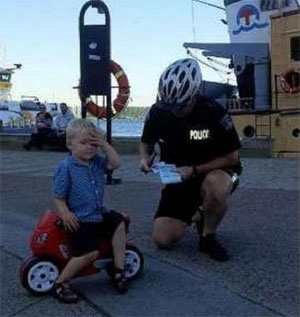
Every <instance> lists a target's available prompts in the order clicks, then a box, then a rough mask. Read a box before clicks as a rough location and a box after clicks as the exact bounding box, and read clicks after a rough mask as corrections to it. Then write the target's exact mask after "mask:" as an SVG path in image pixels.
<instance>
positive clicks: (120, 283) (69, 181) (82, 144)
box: [53, 119, 127, 303]
mask: <svg viewBox="0 0 300 317" xmlns="http://www.w3.org/2000/svg"><path fill="white" fill-rule="evenodd" d="M66 138H67V147H68V149H69V150H70V151H71V155H69V156H68V157H66V158H65V159H64V160H63V161H62V162H60V164H59V165H58V167H57V169H56V171H55V174H54V183H53V194H54V203H55V205H56V207H57V209H58V211H59V213H60V214H61V217H62V220H63V223H64V227H65V230H67V231H68V232H69V233H70V240H71V245H72V249H73V251H74V254H73V256H72V258H71V259H70V260H69V262H68V263H67V265H66V267H65V268H64V269H63V271H62V272H61V274H60V276H59V277H58V279H57V280H56V283H55V285H54V292H55V296H56V297H57V298H58V299H59V300H60V301H62V302H64V303H74V302H77V301H78V300H79V296H78V294H77V293H76V292H75V290H73V289H72V288H71V287H70V285H69V283H68V280H69V279H71V278H72V277H74V275H75V274H76V273H77V272H78V271H80V270H81V269H83V268H84V267H86V266H87V265H88V264H90V263H91V262H92V261H93V260H95V259H96V258H97V256H98V251H97V250H98V246H99V240H100V239H101V238H108V239H110V240H111V242H112V248H113V254H114V266H115V268H114V273H113V275H112V282H113V285H114V286H115V288H116V289H117V291H118V292H119V293H124V292H126V290H127V282H126V278H125V276H124V254H125V248H126V246H125V245H126V230H125V222H124V217H123V216H122V215H121V214H119V213H117V212H115V211H113V210H111V211H109V210H107V209H106V208H105V207H104V206H103V196H104V182H105V171H106V169H110V170H114V169H116V168H118V167H119V165H120V163H119V156H118V154H117V152H116V151H115V150H114V149H113V147H112V146H111V145H110V144H109V143H107V142H106V141H105V139H104V137H103V134H102V133H101V132H100V131H99V130H98V129H97V128H96V126H95V125H94V124H93V123H92V122H90V121H88V120H86V119H76V120H74V121H72V122H71V123H70V124H69V126H68V128H67V131H66ZM98 150H101V151H102V152H103V153H104V154H105V156H106V157H105V158H104V157H103V156H100V155H98Z"/></svg>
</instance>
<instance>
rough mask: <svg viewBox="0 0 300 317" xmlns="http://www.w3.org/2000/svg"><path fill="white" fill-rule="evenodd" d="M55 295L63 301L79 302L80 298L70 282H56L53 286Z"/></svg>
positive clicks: (66, 302) (67, 302) (68, 302)
mask: <svg viewBox="0 0 300 317" xmlns="http://www.w3.org/2000/svg"><path fill="white" fill-rule="evenodd" d="M53 290H54V296H55V297H56V298H57V299H58V300H59V301H60V302H62V303H65V304H72V303H77V302H78V301H79V300H80V298H79V296H78V294H77V292H76V291H75V290H73V289H72V288H71V285H70V284H69V283H68V282H62V283H55V284H54V286H53Z"/></svg>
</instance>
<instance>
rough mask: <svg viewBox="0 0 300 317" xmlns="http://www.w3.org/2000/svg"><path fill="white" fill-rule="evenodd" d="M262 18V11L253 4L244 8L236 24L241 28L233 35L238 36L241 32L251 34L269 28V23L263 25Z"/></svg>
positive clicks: (240, 10) (238, 14)
mask: <svg viewBox="0 0 300 317" xmlns="http://www.w3.org/2000/svg"><path fill="white" fill-rule="evenodd" d="M260 18H261V16H260V11H259V9H258V8H257V7H255V6H253V5H251V4H246V5H244V6H242V7H241V8H240V9H239V11H238V13H237V17H236V22H237V25H238V26H239V28H238V29H237V30H233V31H232V34H234V35H237V34H239V33H241V32H249V31H251V30H253V29H262V28H265V27H267V26H269V23H268V22H265V23H261V22H260Z"/></svg>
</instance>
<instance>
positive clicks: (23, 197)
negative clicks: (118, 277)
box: [1, 150, 299, 317]
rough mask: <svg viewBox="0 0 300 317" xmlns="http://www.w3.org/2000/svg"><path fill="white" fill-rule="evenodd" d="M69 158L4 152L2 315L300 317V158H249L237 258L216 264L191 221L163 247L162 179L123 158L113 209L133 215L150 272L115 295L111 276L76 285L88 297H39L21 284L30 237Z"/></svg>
mask: <svg viewBox="0 0 300 317" xmlns="http://www.w3.org/2000/svg"><path fill="white" fill-rule="evenodd" d="M65 155H66V154H65V153H59V152H38V151H36V152H35V151H32V152H24V151H4V150H2V151H1V316H7V317H8V316H9V317H10V316H45V317H48V316H49V317H50V316H56V317H57V316H211V317H212V316H222V317H223V316H224V317H225V316H253V317H254V316H255V317H258V316H259V317H262V316H272V317H273V316H290V317H292V316H293V317H296V316H299V161H298V160H296V159H263V158H260V159H257V158H247V159H243V164H244V173H243V177H242V179H241V185H240V187H239V189H238V190H237V191H236V192H235V193H234V194H233V196H232V202H231V206H230V210H229V212H228V214H227V216H226V218H225V219H224V221H223V223H222V225H221V226H220V230H219V236H220V239H221V240H222V242H223V244H224V245H225V246H226V247H227V248H228V249H229V251H230V254H231V260H230V261H229V262H227V263H217V262H214V261H213V260H211V259H210V258H208V257H207V256H206V255H204V254H202V253H200V252H199V251H197V248H196V246H197V235H196V232H195V229H194V228H193V227H191V228H190V229H189V230H188V232H187V234H186V236H185V238H184V239H183V241H182V242H181V243H179V245H178V246H177V247H176V248H175V249H174V250H170V251H162V250H157V249H156V248H155V247H154V245H153V243H152V241H151V231H152V217H153V213H154V211H155V206H156V204H157V202H158V199H159V190H160V186H161V185H160V181H159V179H158V178H157V176H156V175H153V174H148V175H144V174H142V173H140V172H139V171H138V169H137V165H138V156H136V155H124V156H123V157H122V160H123V165H122V167H121V168H120V169H119V170H118V171H116V172H115V173H114V177H120V178H121V179H122V184H121V185H115V186H107V187H106V202H107V206H109V207H112V208H116V209H117V210H124V211H126V212H127V213H129V214H130V215H131V216H132V218H133V222H132V225H131V232H130V239H131V240H133V241H134V242H135V243H136V244H137V245H138V246H139V248H140V249H141V250H142V252H143V253H144V256H145V270H144V273H143V275H142V276H141V277H140V278H139V279H138V280H136V281H133V282H132V283H131V284H130V289H129V292H128V293H127V294H126V295H123V296H120V295H116V294H115V292H114V290H113V289H112V287H111V285H110V283H109V280H108V278H107V276H106V274H105V273H100V274H98V275H93V276H90V277H85V278H80V279H78V280H76V282H75V284H76V286H77V287H78V289H79V290H80V291H81V293H82V294H83V295H84V297H85V299H84V300H83V301H82V302H80V303H79V304H76V305H63V304H59V303H58V302H57V301H56V300H55V299H53V298H52V297H51V296H44V297H34V296H32V295H30V294H28V293H27V292H26V291H25V290H24V289H23V288H22V287H21V285H20V283H19V281H18V274H17V271H18V267H19V265H20V262H21V259H22V258H24V257H25V256H26V255H27V254H28V252H29V251H28V238H29V235H30V234H31V232H32V229H33V226H34V225H35V223H36V221H37V219H38V217H39V215H40V214H41V213H42V212H43V211H44V210H45V209H47V208H49V207H50V206H51V205H52V198H51V183H52V175H53V167H54V166H55V164H56V163H57V162H58V161H59V160H60V159H61V158H62V157H64V156H65Z"/></svg>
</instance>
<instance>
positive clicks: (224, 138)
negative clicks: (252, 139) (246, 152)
mask: <svg viewBox="0 0 300 317" xmlns="http://www.w3.org/2000/svg"><path fill="white" fill-rule="evenodd" d="M141 141H142V142H143V143H146V144H154V143H156V142H158V143H159V145H160V149H161V153H160V154H161V155H160V156H161V160H162V161H164V162H166V163H173V164H175V165H176V166H178V167H180V166H191V165H195V164H197V165H198V164H203V163H207V162H209V161H211V160H213V159H215V158H217V157H220V156H223V155H225V154H228V153H231V152H233V151H235V150H237V149H239V148H240V147H241V144H240V140H239V137H238V135H237V133H236V130H235V127H234V125H233V122H232V119H231V117H230V115H229V114H228V113H227V111H226V110H225V109H224V108H223V107H222V106H221V105H219V104H217V103H215V102H212V101H207V100H204V99H201V100H199V101H197V103H196V105H195V106H194V108H193V111H192V113H190V114H189V115H188V116H187V117H185V118H178V117H176V116H174V115H173V114H172V113H171V112H169V111H166V110H163V109H160V108H159V107H158V106H157V104H154V105H153V106H152V107H151V109H150V111H149V113H148V115H147V118H146V120H145V124H144V129H143V134H142V137H141Z"/></svg>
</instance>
